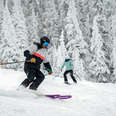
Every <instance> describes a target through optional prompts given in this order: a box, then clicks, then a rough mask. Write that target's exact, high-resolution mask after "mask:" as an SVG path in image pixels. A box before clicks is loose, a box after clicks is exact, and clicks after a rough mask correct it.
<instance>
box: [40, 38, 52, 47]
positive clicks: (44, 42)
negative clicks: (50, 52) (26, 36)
mask: <svg viewBox="0 0 116 116" xmlns="http://www.w3.org/2000/svg"><path fill="white" fill-rule="evenodd" d="M40 44H41V46H42V47H43V48H47V47H48V46H49V44H50V40H49V38H48V37H46V36H43V37H42V38H41V39H40Z"/></svg>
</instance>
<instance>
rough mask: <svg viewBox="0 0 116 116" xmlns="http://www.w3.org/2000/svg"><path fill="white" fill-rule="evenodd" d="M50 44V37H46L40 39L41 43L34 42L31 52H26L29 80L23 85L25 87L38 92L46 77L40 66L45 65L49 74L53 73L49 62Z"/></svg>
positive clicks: (26, 71)
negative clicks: (48, 49)
mask: <svg viewBox="0 0 116 116" xmlns="http://www.w3.org/2000/svg"><path fill="white" fill-rule="evenodd" d="M49 44H50V40H49V39H48V37H46V36H44V37H42V38H41V39H40V43H36V42H34V43H33V45H32V46H31V49H30V50H26V51H24V56H25V57H26V60H25V64H24V72H25V73H26V75H27V78H26V79H25V80H24V81H23V82H22V83H21V86H23V87H25V88H26V87H29V89H32V90H37V88H38V86H39V85H40V84H41V83H42V81H43V80H44V78H45V76H44V74H43V73H42V72H41V71H40V65H41V64H42V63H43V64H44V67H45V70H47V71H48V74H51V73H52V69H51V66H50V63H49V62H48V61H47V58H48V56H47V47H48V45H49Z"/></svg>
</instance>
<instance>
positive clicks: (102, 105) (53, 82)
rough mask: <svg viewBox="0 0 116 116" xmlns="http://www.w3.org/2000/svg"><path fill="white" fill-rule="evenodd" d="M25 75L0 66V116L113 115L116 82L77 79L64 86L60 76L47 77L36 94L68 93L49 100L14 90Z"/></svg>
mask: <svg viewBox="0 0 116 116" xmlns="http://www.w3.org/2000/svg"><path fill="white" fill-rule="evenodd" d="M25 77H26V75H25V74H24V73H23V72H16V71H12V70H1V69H0V116H116V109H115V108H116V84H101V83H100V84H98V83H91V82H86V81H81V82H79V81H78V84H72V85H65V84H64V83H63V78H58V77H53V76H47V77H46V79H45V80H44V82H43V83H42V84H41V85H40V87H39V88H38V92H39V93H50V94H52V93H60V94H70V95H72V98H71V99H67V100H58V99H57V100H52V99H49V98H45V97H37V96H36V95H34V94H33V93H31V92H28V91H17V90H16V89H17V88H18V85H19V84H20V83H21V82H22V81H23V79H24V78H25ZM70 82H71V80H70Z"/></svg>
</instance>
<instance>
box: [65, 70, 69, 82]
mask: <svg viewBox="0 0 116 116" xmlns="http://www.w3.org/2000/svg"><path fill="white" fill-rule="evenodd" d="M68 73H69V71H65V72H64V83H66V84H68V79H67V74H68Z"/></svg>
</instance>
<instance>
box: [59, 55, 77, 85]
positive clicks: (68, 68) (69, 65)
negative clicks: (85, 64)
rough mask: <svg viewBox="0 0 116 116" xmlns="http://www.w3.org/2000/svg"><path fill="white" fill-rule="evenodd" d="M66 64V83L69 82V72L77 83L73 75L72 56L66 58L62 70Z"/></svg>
mask: <svg viewBox="0 0 116 116" xmlns="http://www.w3.org/2000/svg"><path fill="white" fill-rule="evenodd" d="M64 66H66V70H65V72H64V83H65V84H69V82H68V79H67V74H68V73H70V76H71V78H72V80H73V82H74V83H77V81H76V79H75V77H74V76H73V63H72V60H71V58H70V57H67V58H65V61H64V64H63V65H62V68H61V71H62V69H63V68H64Z"/></svg>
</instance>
